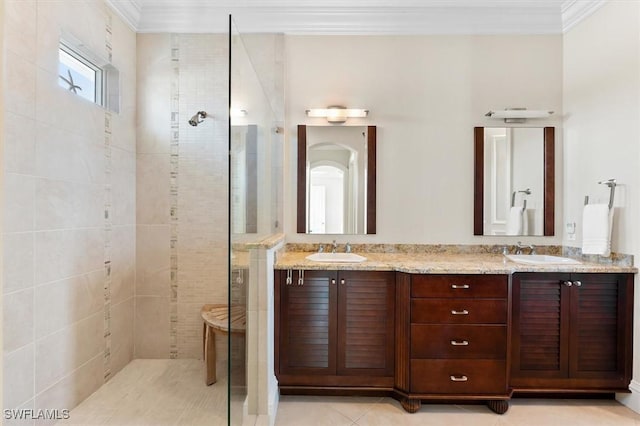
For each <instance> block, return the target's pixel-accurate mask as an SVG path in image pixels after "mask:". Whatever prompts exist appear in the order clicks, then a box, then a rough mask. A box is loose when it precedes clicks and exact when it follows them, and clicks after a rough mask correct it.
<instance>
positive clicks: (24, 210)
mask: <svg viewBox="0 0 640 426" xmlns="http://www.w3.org/2000/svg"><path fill="white" fill-rule="evenodd" d="M34 196H35V181H34V178H32V177H30V176H25V175H17V174H13V173H7V174H6V175H5V178H4V203H5V205H7V206H11V208H7V209H4V210H3V216H4V227H3V229H4V232H24V231H32V230H33V218H34V214H35V212H34V210H35V207H34V205H35V199H34Z"/></svg>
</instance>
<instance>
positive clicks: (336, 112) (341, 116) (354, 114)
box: [306, 106, 369, 123]
mask: <svg viewBox="0 0 640 426" xmlns="http://www.w3.org/2000/svg"><path fill="white" fill-rule="evenodd" d="M306 113H307V117H312V118H326V119H327V121H328V122H329V123H344V122H346V121H347V119H349V118H365V117H367V115H369V110H368V109H361V108H345V107H343V106H330V107H328V108H311V109H308V110H307V111H306Z"/></svg>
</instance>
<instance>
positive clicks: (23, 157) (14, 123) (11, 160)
mask: <svg viewBox="0 0 640 426" xmlns="http://www.w3.org/2000/svg"><path fill="white" fill-rule="evenodd" d="M13 3H17V2H13ZM4 131H5V144H4V164H5V171H6V172H9V173H20V174H24V175H33V173H34V165H35V160H34V159H35V156H36V121H35V120H34V118H33V117H25V116H23V115H19V114H14V113H12V112H8V111H5V117H4Z"/></svg>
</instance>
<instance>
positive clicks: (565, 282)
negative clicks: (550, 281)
mask: <svg viewBox="0 0 640 426" xmlns="http://www.w3.org/2000/svg"><path fill="white" fill-rule="evenodd" d="M562 284H564V285H566V286H567V287H571V286H572V285H573V283H572V282H571V281H562Z"/></svg>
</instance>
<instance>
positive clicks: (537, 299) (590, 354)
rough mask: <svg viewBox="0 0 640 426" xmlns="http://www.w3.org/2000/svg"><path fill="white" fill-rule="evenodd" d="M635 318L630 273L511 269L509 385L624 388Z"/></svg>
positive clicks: (551, 388)
mask: <svg viewBox="0 0 640 426" xmlns="http://www.w3.org/2000/svg"><path fill="white" fill-rule="evenodd" d="M632 316H633V275H632V274H606V273H591V274H566V273H516V274H514V275H513V336H512V349H511V380H510V382H511V386H512V387H513V388H514V390H516V391H529V392H534V391H535V392H538V391H558V390H567V391H580V392H584V391H594V392H595V391H602V392H613V391H623V392H624V391H627V390H628V386H629V382H630V380H631V362H632Z"/></svg>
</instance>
